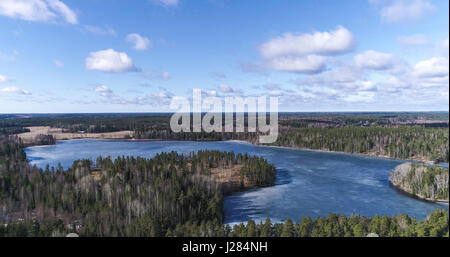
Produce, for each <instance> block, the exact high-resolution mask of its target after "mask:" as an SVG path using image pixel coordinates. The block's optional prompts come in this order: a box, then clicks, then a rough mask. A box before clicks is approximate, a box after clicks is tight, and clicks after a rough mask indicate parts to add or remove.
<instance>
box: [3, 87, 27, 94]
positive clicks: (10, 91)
mask: <svg viewBox="0 0 450 257" xmlns="http://www.w3.org/2000/svg"><path fill="white" fill-rule="evenodd" d="M0 93H7V94H17V95H31V93H30V92H29V91H27V90H23V89H20V88H17V87H5V88H2V89H0Z"/></svg>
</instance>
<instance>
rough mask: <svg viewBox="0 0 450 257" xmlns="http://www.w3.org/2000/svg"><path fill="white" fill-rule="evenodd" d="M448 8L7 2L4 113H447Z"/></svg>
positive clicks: (436, 4) (427, 1)
mask: <svg viewBox="0 0 450 257" xmlns="http://www.w3.org/2000/svg"><path fill="white" fill-rule="evenodd" d="M448 5H449V3H448V1H437V0H436V1H431V0H392V1H390V0H389V1H388V0H369V1H364V0H355V1H332V0H329V1H325V0H323V1H319V0H311V1H298V0H292V1H290V0H283V1H269V0H267V1H263V0H261V1H251V0H244V1H231V0H230V1H225V0H195V1H194V0H134V1H125V0H123V1H119V0H108V1H106V0H89V1H87V0H82V1H81V0H77V1H75V0H0V113H53V112H58V113H59V112H158V111H173V110H171V109H169V103H170V100H171V99H172V97H174V96H185V97H189V96H191V95H192V89H193V88H199V89H202V90H203V91H204V92H205V94H206V95H211V96H217V97H222V98H223V97H225V96H242V97H245V96H277V97H278V98H279V110H280V111H298V112H301V111H429V110H448V109H449V94H448V90H449V72H448V67H449V61H448V58H449V57H448V42H449V41H448V38H449V36H448V30H449V12H448V9H449V6H448Z"/></svg>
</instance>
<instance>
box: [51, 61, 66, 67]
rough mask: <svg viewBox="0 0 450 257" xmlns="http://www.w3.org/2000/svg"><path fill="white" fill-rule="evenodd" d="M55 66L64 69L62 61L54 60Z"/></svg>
mask: <svg viewBox="0 0 450 257" xmlns="http://www.w3.org/2000/svg"><path fill="white" fill-rule="evenodd" d="M53 64H55V65H56V66H57V67H63V66H64V63H63V62H62V61H60V60H56V59H55V60H53Z"/></svg>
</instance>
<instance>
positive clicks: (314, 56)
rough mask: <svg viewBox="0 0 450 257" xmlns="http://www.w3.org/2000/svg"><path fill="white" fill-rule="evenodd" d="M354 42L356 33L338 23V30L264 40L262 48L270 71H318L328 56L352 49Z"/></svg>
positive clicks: (262, 53)
mask: <svg viewBox="0 0 450 257" xmlns="http://www.w3.org/2000/svg"><path fill="white" fill-rule="evenodd" d="M354 45H355V42H354V39H353V35H352V33H351V32H350V31H349V30H347V29H346V28H344V27H342V26H338V27H337V28H336V29H335V30H334V31H325V32H314V33H309V34H308V33H306V34H299V35H294V34H292V33H286V34H284V35H283V36H280V37H277V38H274V39H271V40H269V41H267V42H265V43H263V44H262V45H261V46H260V48H259V51H260V54H261V56H262V57H263V58H264V59H265V62H264V67H266V68H267V69H269V70H276V71H287V72H295V73H304V74H314V73H320V72H322V71H324V70H325V69H326V63H325V62H326V60H327V58H326V57H327V56H332V55H338V54H343V53H346V52H349V51H351V50H353V47H354Z"/></svg>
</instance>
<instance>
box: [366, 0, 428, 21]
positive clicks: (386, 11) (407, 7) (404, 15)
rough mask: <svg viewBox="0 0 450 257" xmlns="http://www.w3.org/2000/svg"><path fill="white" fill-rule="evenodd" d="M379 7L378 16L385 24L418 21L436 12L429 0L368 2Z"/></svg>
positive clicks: (378, 0)
mask: <svg viewBox="0 0 450 257" xmlns="http://www.w3.org/2000/svg"><path fill="white" fill-rule="evenodd" d="M369 2H371V3H373V4H375V5H378V6H381V10H380V16H381V19H382V20H383V21H385V22H389V23H393V22H405V21H414V20H419V19H421V18H423V17H425V16H426V15H428V14H430V13H432V12H433V11H434V10H436V7H435V6H434V5H433V4H432V3H431V1H430V0H384V1H383V0H370V1H369Z"/></svg>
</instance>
